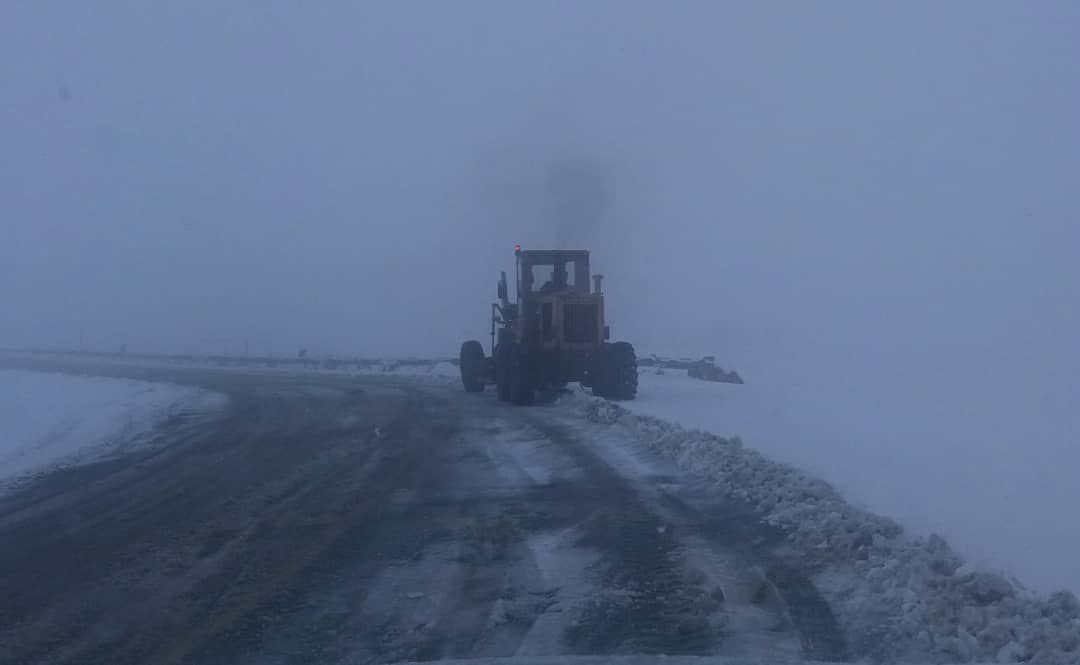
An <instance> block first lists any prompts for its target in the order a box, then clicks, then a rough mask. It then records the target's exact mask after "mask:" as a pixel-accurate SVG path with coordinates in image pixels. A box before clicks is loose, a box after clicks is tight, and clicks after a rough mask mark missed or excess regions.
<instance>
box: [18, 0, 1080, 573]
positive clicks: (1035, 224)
mask: <svg viewBox="0 0 1080 665" xmlns="http://www.w3.org/2000/svg"><path fill="white" fill-rule="evenodd" d="M1078 30H1080V7H1078V6H1077V5H1076V4H1075V3H1067V2H1062V3H1052V2H1042V3H1037V4H1021V3H1011V2H954V3H948V4H940V3H903V4H902V5H901V4H895V5H887V6H885V5H881V4H878V3H874V4H867V3H857V2H832V3H815V4H797V5H795V4H779V3H751V2H747V3H713V2H701V3H691V2H680V3H670V4H665V5H661V4H659V3H653V2H614V1H613V2H607V3H603V2H590V3H580V4H579V3H571V2H565V3H524V2H490V3H488V2H469V3H434V2H432V3H385V4H378V5H375V4H361V3H340V4H339V3H305V2H257V3H256V2H250V3H241V2H235V3H227V4H225V5H222V4H221V3H210V2H203V3H183V4H175V5H168V6H166V5H162V4H161V3H140V2H130V3H121V2H113V3H80V4H75V3H49V2H35V3H5V4H4V5H3V7H2V8H0V155H2V158H0V285H2V286H0V316H2V319H0V346H7V347H12V346H18V347H26V346H34V347H50V348H75V347H78V346H80V345H82V346H84V347H86V348H92V349H98V350H115V349H118V348H120V347H121V345H126V347H127V349H128V350H129V351H140V350H142V351H181V352H217V351H221V350H222V349H224V350H226V351H229V352H231V353H239V352H241V349H242V344H247V345H248V347H249V351H250V352H251V353H275V354H287V355H294V354H295V353H296V351H297V349H299V348H301V347H303V348H307V349H309V350H310V351H311V352H312V353H314V354H339V355H341V354H347V355H360V356H365V357H373V356H389V355H440V356H453V355H455V354H456V352H457V348H458V346H459V345H460V343H461V341H462V340H463V339H466V338H469V337H475V338H478V339H481V340H483V339H486V338H485V335H486V332H487V330H488V325H489V320H488V318H487V317H488V313H489V303H490V301H491V300H492V299H493V298H494V295H495V283H496V279H497V277H498V271H499V270H509V269H511V268H512V265H513V263H512V260H513V256H512V248H513V245H514V244H515V243H521V244H522V245H524V246H525V247H527V248H528V247H535V248H540V247H547V246H555V247H567V248H570V247H573V248H587V249H591V250H592V251H593V267H594V270H595V271H597V272H602V273H603V274H604V275H605V276H606V281H605V286H606V291H607V293H608V311H609V319H610V323H611V325H612V330H613V335H614V337H615V338H618V339H626V340H629V341H632V342H634V343H635V345H636V346H637V347H638V349H639V352H642V353H650V352H656V353H666V354H675V355H704V354H714V355H716V356H717V357H718V358H719V359H720V361H721V362H722V363H723V364H725V365H731V366H734V367H735V368H737V369H738V370H739V371H740V372H741V373H742V374H743V375H744V376H745V377H746V378H747V380H748V381H749V382H751V383H753V384H755V385H757V386H768V387H770V388H774V389H775V394H776V401H777V404H778V406H777V409H778V411H777V413H778V414H780V415H778V416H777V418H778V419H779V418H782V414H785V413H797V414H802V415H800V417H799V418H796V419H795V420H792V421H791V430H790V431H800V432H805V433H807V436H806V439H805V443H806V446H807V448H806V449H805V450H804V451H803V452H802V453H801V458H800V459H801V461H805V462H806V463H807V464H811V462H812V461H813V460H814V458H815V455H814V453H813V450H814V448H813V442H814V440H815V438H816V439H819V440H836V439H837V438H838V437H839V438H844V439H845V440H846V439H847V438H850V439H851V444H850V445H851V447H852V448H853V449H856V448H857V449H858V450H860V453H859V454H861V455H864V456H865V455H870V456H871V457H873V455H878V456H879V457H878V458H876V459H879V461H880V464H881V465H883V466H888V465H889V464H891V463H894V462H895V456H896V455H897V454H901V453H898V452H897V448H900V449H903V448H905V447H907V446H912V447H915V448H917V450H918V451H919V454H918V456H916V457H915V458H912V457H908V458H905V459H906V462H903V463H906V464H908V465H911V466H912V468H913V471H912V472H913V473H917V472H918V471H919V469H923V468H927V467H930V468H931V469H932V468H934V462H935V459H936V458H935V456H936V455H939V454H940V456H941V458H942V459H948V460H953V461H954V462H956V464H954V466H953V467H949V468H953V469H956V470H957V471H956V474H957V475H956V483H955V484H954V485H951V484H949V483H941V486H942V487H951V488H952V489H953V490H955V492H956V497H952V498H956V499H957V500H960V499H962V498H963V497H965V496H966V497H968V498H969V499H970V497H971V496H973V493H974V496H976V497H977V500H975V501H971V502H970V503H972V506H973V507H972V508H971V510H973V511H978V510H979V508H980V507H982V508H984V510H982V511H980V512H979V514H976V515H973V516H972V520H973V521H977V522H979V523H981V524H987V525H989V526H987V527H986V528H987V529H991V530H992V529H994V528H995V527H994V526H993V523H994V522H995V520H1000V521H1003V522H1004V523H1006V524H1008V525H1013V527H1014V528H1016V529H1020V528H1021V527H1024V528H1027V527H1028V526H1030V523H1031V522H1032V519H1033V518H1032V517H1031V516H1030V515H1029V514H1025V515H1012V514H1009V513H1007V511H1006V508H1007V507H1008V506H1010V505H1013V504H1012V503H1011V502H1012V501H1013V500H1014V499H1013V498H1011V497H1014V496H1015V495H1018V494H1022V493H1023V492H1024V490H1023V489H1018V487H1022V488H1031V487H1037V488H1038V489H1039V491H1041V492H1042V494H1040V495H1039V497H1040V498H1039V500H1038V502H1037V503H1040V502H1043V501H1046V502H1051V501H1059V502H1060V501H1069V500H1070V497H1071V495H1070V494H1068V493H1067V492H1072V491H1074V490H1073V489H1071V488H1072V486H1074V485H1076V481H1075V478H1076V474H1075V469H1076V468H1077V463H1078V462H1080V453H1077V452H1076V449H1077V444H1078V443H1080V441H1078V439H1080V437H1078V432H1080V423H1078V416H1077V412H1078V411H1080V400H1078V391H1077V388H1076V382H1077V379H1078V378H1080V351H1078V349H1077V342H1076V340H1077V335H1078V329H1080V313H1078V308H1077V284H1078V283H1080V274H1078V273H1080V227H1078V222H1080V219H1078V211H1080V206H1078V202H1077V191H1078V181H1077V177H1078V174H1080V128H1078V123H1077V120H1076V118H1080V89H1078V83H1077V77H1076V68H1077V65H1078V64H1080V47H1078V46H1077V41H1076V38H1075V36H1076V34H1078ZM883 442H885V443H883ZM751 443H752V442H751ZM867 451H877V452H876V453H872V452H871V453H868V452H867ZM901 452H902V450H901ZM914 459H917V460H918V461H917V462H916V461H913V460H914ZM1018 460H1019V461H1022V462H1024V464H1022V465H1021V466H1022V468H1018V467H1017V466H1016V462H1017V461H1018ZM966 461H971V462H972V465H970V466H969V465H967V464H966ZM975 462H981V463H982V464H983V465H982V466H980V465H978V464H974V463H975ZM867 464H868V465H871V466H872V465H874V464H875V460H874V459H869V460H868V461H867ZM987 464H989V466H987ZM826 466H827V465H826ZM929 472H930V469H928V473H929ZM919 482H921V481H920V480H919V478H918V477H917V476H916V477H915V478H913V479H912V484H911V485H902V486H897V487H895V488H894V489H893V490H891V491H893V492H894V494H893V497H894V498H895V499H897V500H903V497H905V496H906V495H908V494H911V495H914V496H919V495H920V492H921V490H920V489H919V486H918V483H919ZM1011 483H1015V485H1013V484H1011ZM941 492H947V490H941ZM941 492H939V493H937V494H935V495H934V496H933V500H934V501H935V502H940V501H942V500H945V499H949V498H950V497H947V496H942V495H941ZM919 505H920V506H921V505H922V504H921V503H920V504H919ZM964 505H967V504H964ZM923 508H925V510H924V512H923V514H924V515H925V516H926V519H925V520H921V523H922V524H923V525H925V526H928V527H933V526H935V525H934V524H933V519H932V515H931V513H932V512H933V507H931V506H923ZM1062 514H1064V515H1067V512H1063V513H1062ZM912 519H913V521H915V522H920V520H919V519H918V516H915V517H913V518H912ZM1036 521H1037V520H1036ZM1043 521H1045V522H1046V523H1045V524H1042V523H1041V522H1040V524H1039V529H1040V530H1041V532H1042V533H1044V534H1047V533H1049V534H1052V535H1051V536H1050V537H1049V541H1048V542H1049V543H1051V544H1054V545H1057V544H1060V545H1062V546H1063V547H1065V546H1074V547H1078V548H1080V535H1078V534H1077V531H1078V529H1076V528H1074V527H1073V526H1071V525H1068V524H1062V523H1061V522H1060V520H1059V519H1057V518H1052V519H1051V518H1047V519H1045V520H1043ZM1000 533H1003V534H1009V533H1010V531H1009V527H1004V528H1003V530H1002V531H1000ZM1000 540H1002V541H1004V542H994V543H991V544H987V543H983V544H982V545H980V544H979V543H976V542H972V543H969V544H968V545H967V547H968V550H969V551H971V550H977V549H978V548H979V547H983V546H985V547H987V548H990V547H993V548H1006V547H1009V546H1010V545H1009V543H1010V542H1013V543H1015V541H1016V540H1017V539H1016V538H1014V537H1011V536H1008V535H1004V536H1002V538H1001V539H1000ZM1028 549H1030V547H1029V548H1028ZM977 553H978V552H976V554H977ZM1043 555H1044V552H1043V551H1041V550H1040V551H1037V552H1034V553H1031V554H1030V557H1029V561H1032V562H1038V560H1039V559H1040V557H1042V556H1043ZM1062 565H1066V564H1064V563H1063V564H1062ZM1037 568H1039V566H1038V565H1033V566H1032V569H1033V570H1034V569H1037ZM1064 574H1065V573H1063V572H1062V570H1061V569H1060V568H1058V569H1055V571H1054V572H1053V573H1052V575H1054V576H1059V575H1064ZM1076 574H1078V575H1080V573H1076ZM1054 581H1056V578H1055V579H1049V580H1048V579H1042V580H1040V582H1041V583H1053V582H1054ZM1074 583H1075V584H1076V586H1078V587H1080V579H1077V580H1075V582H1074Z"/></svg>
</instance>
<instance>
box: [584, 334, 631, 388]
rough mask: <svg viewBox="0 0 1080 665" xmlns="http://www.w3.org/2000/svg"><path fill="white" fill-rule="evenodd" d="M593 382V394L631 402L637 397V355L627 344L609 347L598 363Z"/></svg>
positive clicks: (622, 343) (620, 343) (619, 343)
mask: <svg viewBox="0 0 1080 665" xmlns="http://www.w3.org/2000/svg"><path fill="white" fill-rule="evenodd" d="M598 365H599V366H598V368H597V376H596V378H595V379H594V381H593V394H594V395H596V396H598V397H605V398H607V399H612V400H631V399H634V398H635V397H637V388H638V374H637V354H636V353H634V347H633V346H632V345H631V344H630V343H629V342H615V343H614V344H611V345H609V346H608V347H607V348H606V349H605V350H604V353H603V355H602V356H601V357H600V362H599V363H598Z"/></svg>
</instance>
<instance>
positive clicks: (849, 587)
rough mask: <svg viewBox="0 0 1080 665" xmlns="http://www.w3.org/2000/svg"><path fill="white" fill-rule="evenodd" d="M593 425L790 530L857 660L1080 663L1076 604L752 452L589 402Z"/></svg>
mask: <svg viewBox="0 0 1080 665" xmlns="http://www.w3.org/2000/svg"><path fill="white" fill-rule="evenodd" d="M586 399H588V401H587V402H586V406H585V415H586V417H587V418H588V419H589V420H590V421H593V422H596V423H601V424H605V425H607V426H609V427H613V428H621V429H622V434H623V435H624V437H625V438H626V439H627V440H631V441H636V442H637V443H639V444H640V445H642V446H644V447H645V448H646V449H648V450H650V451H653V452H654V453H658V454H660V455H663V456H665V457H668V458H672V459H674V460H675V462H676V463H677V464H678V465H679V466H680V467H681V468H683V469H685V470H686V471H687V472H688V473H690V474H692V475H694V476H698V477H703V478H706V479H708V480H709V481H710V482H711V483H712V484H713V485H714V486H715V487H716V488H717V489H718V490H719V491H720V492H721V493H722V494H724V495H726V496H730V497H732V498H734V499H738V500H740V501H744V502H746V503H749V504H750V505H751V506H753V507H754V508H755V509H756V510H757V511H758V512H759V513H760V515H761V518H762V520H764V521H766V522H768V523H770V524H773V525H775V526H777V527H778V528H780V529H781V530H783V532H784V533H785V534H786V535H787V538H788V541H789V543H790V545H791V546H792V548H793V549H794V550H795V551H796V552H797V553H798V555H799V559H800V562H801V563H802V564H803V565H805V566H807V567H809V568H810V569H811V570H813V571H815V572H816V579H815V582H816V584H817V586H818V587H819V589H820V590H821V592H822V593H823V594H824V595H825V596H826V598H827V600H828V601H829V603H830V605H831V606H832V608H833V610H834V612H836V614H837V618H838V619H839V620H840V623H841V625H842V626H843V629H844V631H845V633H846V637H847V641H848V645H849V647H850V650H851V655H852V656H853V657H854V658H856V659H869V660H873V661H877V662H919V661H929V662H939V663H943V662H953V663H955V662H973V661H975V662H1002V663H1010V662H1031V663H1061V664H1065V663H1071V664H1074V665H1075V663H1078V662H1080V603H1078V602H1077V599H1076V597H1075V596H1074V595H1073V594H1072V593H1071V592H1068V591H1061V592H1057V593H1054V594H1051V595H1050V596H1048V597H1045V596H1040V595H1039V594H1036V593H1032V592H1030V591H1027V590H1026V589H1024V588H1023V587H1022V586H1021V585H1020V584H1019V583H1017V582H1016V581H1015V580H1011V579H1007V578H1006V577H1004V576H1002V575H999V574H994V573H989V572H985V571H981V570H976V569H975V568H974V567H972V566H970V565H965V564H963V562H962V561H961V559H960V557H959V556H958V555H957V554H956V553H955V552H953V551H952V549H951V548H950V547H949V545H948V544H947V543H946V542H945V540H944V539H942V538H940V537H938V536H931V537H929V538H926V539H923V538H915V537H911V536H909V535H907V534H905V533H904V531H903V529H902V528H901V527H900V526H899V525H898V524H897V523H896V522H894V521H893V520H891V519H888V518H885V517H881V516H879V515H875V514H873V513H870V512H868V511H866V510H863V509H860V508H857V507H855V506H853V505H851V504H850V503H848V502H847V501H845V500H844V498H843V497H842V496H840V494H839V493H838V492H837V491H836V490H834V489H833V488H832V487H831V486H830V485H829V484H828V483H826V482H824V481H822V480H819V479H816V478H813V477H811V476H808V475H807V474H805V473H803V472H801V471H799V470H798V469H796V468H794V467H791V466H787V465H784V464H779V463H777V462H773V461H771V460H769V459H766V458H765V457H764V456H763V455H761V454H760V453H758V452H757V451H754V450H750V449H748V448H745V447H744V446H743V444H742V442H741V441H740V440H739V439H738V438H737V437H732V438H724V437H720V436H716V435H714V434H709V433H707V432H702V431H698V430H689V429H685V428H683V427H680V426H678V425H674V424H672V423H669V422H665V421H662V420H659V419H656V418H652V417H649V416H639V415H634V414H633V413H631V412H629V411H627V410H625V409H623V408H622V407H620V406H617V405H615V404H613V403H611V402H607V401H604V400H600V399H595V398H586Z"/></svg>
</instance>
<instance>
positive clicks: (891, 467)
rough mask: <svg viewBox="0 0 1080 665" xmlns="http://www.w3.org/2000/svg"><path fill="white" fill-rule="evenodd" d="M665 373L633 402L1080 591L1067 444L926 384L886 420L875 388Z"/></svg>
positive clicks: (988, 562) (965, 551)
mask: <svg viewBox="0 0 1080 665" xmlns="http://www.w3.org/2000/svg"><path fill="white" fill-rule="evenodd" d="M662 372H663V373H659V374H658V373H657V370H655V369H652V368H642V370H641V373H640V375H639V379H638V380H639V393H638V398H637V399H636V400H634V401H632V402H625V403H622V405H623V406H625V407H626V408H627V409H629V410H630V411H632V412H634V413H638V414H643V415H649V416H653V417H656V418H660V419H663V420H667V421H671V422H674V423H679V424H681V425H683V426H684V427H687V428H693V429H701V430H705V431H708V432H712V433H714V434H717V435H720V436H726V437H730V436H738V437H740V438H741V439H742V440H743V441H744V442H745V444H746V446H747V447H749V448H753V449H755V450H758V451H761V452H762V453H764V454H765V455H767V456H769V457H771V458H772V459H775V460H777V461H780V462H785V463H788V464H793V465H795V466H797V467H799V468H801V469H805V470H807V471H809V472H811V473H813V474H814V475H817V476H819V477H821V478H823V479H825V480H827V481H828V482H829V483H830V484H831V485H832V486H834V487H836V488H837V489H838V490H839V491H840V492H841V493H842V494H843V495H844V496H845V497H846V498H847V499H848V500H849V501H852V502H854V503H856V504H859V505H862V506H865V507H867V508H869V509H871V510H873V511H875V512H878V513H882V514H885V515H889V516H890V517H892V518H894V519H896V520H898V521H899V522H900V523H901V524H903V525H904V527H905V528H907V529H908V530H909V531H911V532H913V533H916V534H918V535H923V536H927V535H929V534H931V533H938V534H941V535H943V536H945V537H946V538H947V539H948V541H949V543H950V544H951V545H953V546H954V547H955V548H956V549H957V550H958V551H959V552H960V553H961V554H962V555H963V556H964V558H965V559H967V560H970V561H972V562H974V563H977V564H979V565H980V566H983V567H989V568H995V569H1003V570H1007V571H1008V572H1009V573H1010V574H1012V575H1016V576H1017V577H1018V578H1019V579H1020V580H1021V581H1022V582H1023V583H1024V584H1025V585H1027V586H1029V587H1031V588H1033V589H1037V590H1040V591H1043V592H1052V591H1055V590H1058V589H1063V588H1067V589H1070V590H1072V591H1074V592H1080V564H1078V563H1077V562H1080V528H1077V526H1076V524H1077V520H1076V517H1075V515H1074V514H1073V513H1074V507H1075V506H1080V483H1078V482H1076V461H1080V457H1078V456H1077V455H1076V454H1075V452H1073V451H1067V450H1062V451H1060V452H1061V455H1060V456H1059V457H1058V459H1057V460H1056V461H1055V459H1054V456H1053V455H1051V454H1050V451H1049V450H1048V449H1047V447H1046V446H1042V445H1039V446H1036V445H1031V446H1025V445H1016V439H1015V438H1011V437H1016V436H1018V435H1017V434H1016V433H1015V432H1009V431H1005V430H1003V429H1001V428H998V427H995V425H994V423H992V422H984V421H981V420H979V419H976V418H974V417H968V416H966V415H965V414H964V413H954V412H952V411H951V410H950V406H949V405H948V404H938V405H931V404H926V403H924V401H925V400H922V398H920V395H919V391H918V388H917V387H912V389H911V390H912V394H910V395H908V396H907V397H906V398H905V399H907V400H908V403H909V404H910V417H908V418H902V417H901V418H899V419H896V420H890V421H888V422H885V421H883V420H882V419H881V417H880V416H881V414H882V413H883V411H884V410H885V409H887V408H888V407H887V406H883V405H881V404H879V403H878V402H879V399H878V397H877V396H875V395H874V394H871V393H866V394H862V395H851V396H849V397H847V398H845V399H843V400H841V403H833V400H835V399H836V398H835V395H836V392H835V390H831V389H826V387H824V386H820V387H817V388H806V389H805V390H802V389H799V388H798V387H793V386H775V385H769V384H767V383H766V382H759V383H755V382H754V381H753V380H752V379H750V380H749V382H748V383H747V384H745V385H730V384H723V383H711V382H707V381H700V380H697V379H692V378H689V377H687V376H686V373H685V372H683V371H678V370H663V371H662ZM829 380H830V379H829V378H828V377H824V378H822V381H823V382H828V381H829ZM830 395H832V397H829V396H830ZM957 409H960V407H957ZM1075 425H1076V426H1074V427H1073V428H1072V430H1071V433H1072V436H1073V442H1074V444H1080V418H1077V420H1076V423H1075ZM1067 435H1068V431H1067V428H1062V429H1061V431H1059V432H1057V437H1058V438H1059V439H1060V440H1061V441H1065V439H1066V437H1067ZM1032 436H1033V437H1035V436H1036V434H1035V433H1032ZM1070 460H1075V461H1074V462H1070Z"/></svg>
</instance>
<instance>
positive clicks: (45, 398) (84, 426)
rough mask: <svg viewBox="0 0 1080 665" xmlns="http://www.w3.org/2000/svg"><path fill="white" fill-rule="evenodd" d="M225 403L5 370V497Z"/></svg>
mask: <svg viewBox="0 0 1080 665" xmlns="http://www.w3.org/2000/svg"><path fill="white" fill-rule="evenodd" d="M224 399H225V398H224V396H221V395H218V394H216V393H210V392H207V391H205V390H201V389H198V388H188V387H183V386H176V385H171V384H165V383H150V382H146V381H135V380H131V379H113V378H104V377H89V376H72V375H66V374H52V373H42V372H29V371H23V370H7V369H5V370H0V491H3V490H6V489H10V488H12V487H14V486H15V485H17V484H18V483H19V482H20V481H21V480H23V479H25V478H27V477H29V476H33V475H37V474H39V473H41V472H44V471H48V470H50V469H53V468H56V467H60V466H71V465H76V464H85V463H87V462H92V461H95V460H98V459H101V458H103V457H105V456H108V455H110V454H113V453H116V452H119V451H120V450H121V449H126V448H127V447H128V446H130V445H137V444H138V443H140V442H141V440H143V439H144V438H145V437H146V436H147V435H148V434H150V433H151V432H152V431H153V430H154V428H155V427H157V426H158V425H159V424H161V423H162V422H163V421H164V420H165V419H167V418H168V417H169V416H171V415H175V414H180V413H192V412H205V411H208V410H212V409H215V408H220V407H221V406H222V404H223V403H224Z"/></svg>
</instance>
